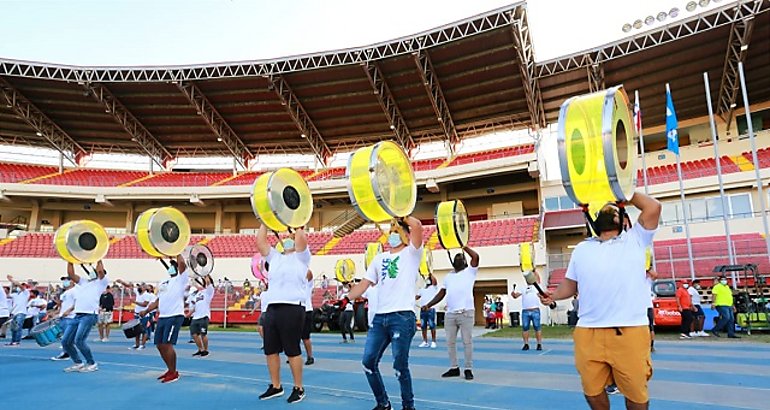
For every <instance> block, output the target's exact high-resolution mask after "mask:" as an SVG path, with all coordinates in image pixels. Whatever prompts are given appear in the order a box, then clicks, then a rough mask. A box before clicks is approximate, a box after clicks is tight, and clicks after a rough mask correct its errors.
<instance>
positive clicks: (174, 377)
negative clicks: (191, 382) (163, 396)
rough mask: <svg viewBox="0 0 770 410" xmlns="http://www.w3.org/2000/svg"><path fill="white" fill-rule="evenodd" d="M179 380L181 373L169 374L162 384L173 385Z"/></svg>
mask: <svg viewBox="0 0 770 410" xmlns="http://www.w3.org/2000/svg"><path fill="white" fill-rule="evenodd" d="M177 380H179V372H174V373H169V374H167V375H166V377H164V378H163V379H162V380H161V381H160V382H161V383H173V382H175V381H177Z"/></svg>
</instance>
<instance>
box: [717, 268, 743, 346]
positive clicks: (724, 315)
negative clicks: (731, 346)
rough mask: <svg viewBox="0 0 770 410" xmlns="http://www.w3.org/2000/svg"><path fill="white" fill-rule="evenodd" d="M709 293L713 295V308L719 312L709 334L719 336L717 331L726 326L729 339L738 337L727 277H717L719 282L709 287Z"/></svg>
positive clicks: (731, 291) (731, 294)
mask: <svg viewBox="0 0 770 410" xmlns="http://www.w3.org/2000/svg"><path fill="white" fill-rule="evenodd" d="M711 294H712V295H713V297H714V302H713V303H712V304H713V305H714V309H716V310H717V313H719V322H717V324H716V326H714V329H712V330H711V334H713V335H714V336H716V337H719V332H720V331H722V330H723V329H724V328H725V327H726V328H727V337H729V338H731V339H740V336H738V335H736V334H735V306H733V290H732V289H730V286H728V285H727V278H726V277H725V275H722V276H720V277H719V283H717V284H716V285H714V287H713V288H712V289H711Z"/></svg>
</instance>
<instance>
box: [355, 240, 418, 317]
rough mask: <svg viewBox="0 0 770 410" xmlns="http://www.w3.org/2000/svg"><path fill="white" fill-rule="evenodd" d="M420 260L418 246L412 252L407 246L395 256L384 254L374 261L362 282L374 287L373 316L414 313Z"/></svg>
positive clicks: (412, 247)
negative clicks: (375, 306)
mask: <svg viewBox="0 0 770 410" xmlns="http://www.w3.org/2000/svg"><path fill="white" fill-rule="evenodd" d="M421 258H422V245H421V246H420V247H419V248H415V247H414V246H413V245H412V243H411V242H410V243H409V245H407V246H406V247H404V248H403V249H401V251H399V252H398V253H390V252H384V253H381V254H379V255H377V256H375V257H374V259H373V260H372V263H371V264H370V265H369V269H367V271H366V279H367V280H368V281H370V282H372V283H373V284H375V285H376V286H377V292H378V294H377V300H378V303H377V311H376V313H377V314H381V313H393V312H403V311H414V297H415V291H414V289H415V284H416V283H417V276H418V275H419V271H420V259H421Z"/></svg>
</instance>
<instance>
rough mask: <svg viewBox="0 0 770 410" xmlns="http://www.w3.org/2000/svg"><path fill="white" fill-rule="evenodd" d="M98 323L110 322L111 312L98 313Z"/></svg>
mask: <svg viewBox="0 0 770 410" xmlns="http://www.w3.org/2000/svg"><path fill="white" fill-rule="evenodd" d="M99 323H102V324H109V323H112V312H102V313H99Z"/></svg>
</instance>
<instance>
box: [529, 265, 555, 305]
mask: <svg viewBox="0 0 770 410" xmlns="http://www.w3.org/2000/svg"><path fill="white" fill-rule="evenodd" d="M524 280H525V281H526V282H527V285H534V286H535V289H537V293H539V294H540V296H543V297H547V296H548V295H546V294H545V292H543V289H542V288H540V284H538V283H537V278H536V277H535V273H534V272H527V273H524ZM548 307H549V308H551V309H556V302H553V303H551V304H550V305H548Z"/></svg>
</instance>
